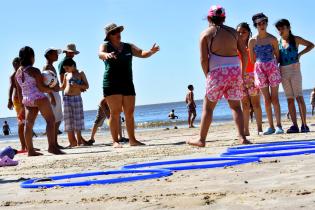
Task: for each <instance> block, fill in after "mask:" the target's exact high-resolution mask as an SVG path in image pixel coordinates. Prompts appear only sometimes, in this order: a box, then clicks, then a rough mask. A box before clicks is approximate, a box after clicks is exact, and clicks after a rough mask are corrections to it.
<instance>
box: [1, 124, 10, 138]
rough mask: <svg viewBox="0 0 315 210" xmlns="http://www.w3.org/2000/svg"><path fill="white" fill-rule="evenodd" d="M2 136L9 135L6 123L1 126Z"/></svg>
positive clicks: (8, 127)
mask: <svg viewBox="0 0 315 210" xmlns="http://www.w3.org/2000/svg"><path fill="white" fill-rule="evenodd" d="M2 132H3V135H5V136H8V135H10V133H11V130H10V126H9V124H8V122H7V121H4V123H3V126H2Z"/></svg>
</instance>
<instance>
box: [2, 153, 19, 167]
mask: <svg viewBox="0 0 315 210" xmlns="http://www.w3.org/2000/svg"><path fill="white" fill-rule="evenodd" d="M17 164H19V162H18V161H15V160H12V159H11V158H9V157H8V156H4V157H3V158H2V159H1V160H0V167H4V166H16V165H17Z"/></svg>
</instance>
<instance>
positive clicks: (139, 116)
mask: <svg viewBox="0 0 315 210" xmlns="http://www.w3.org/2000/svg"><path fill="white" fill-rule="evenodd" d="M311 91H312V90H311V89H309V90H304V91H303V95H304V99H305V103H306V107H307V112H308V114H310V112H311V105H310V94H311ZM279 100H280V106H281V112H282V114H283V116H284V115H285V114H286V113H287V112H288V106H287V101H286V97H285V95H284V93H283V92H280V93H279ZM202 102H203V100H196V105H197V118H196V124H198V123H200V119H201V113H202ZM261 104H262V111H263V116H264V117H266V113H265V108H264V105H263V98H262V97H261ZM296 106H297V104H296ZM95 108H97V104H95ZM172 109H174V110H175V114H176V115H177V116H178V120H177V121H176V125H179V126H181V125H186V124H187V107H186V104H185V102H184V101H180V102H172V103H163V104H151V105H142V106H136V110H135V122H136V126H137V129H155V128H162V127H167V126H170V125H174V122H171V121H170V120H169V119H168V114H169V112H170V111H171V110H172ZM297 110H298V108H297ZM96 111H97V110H89V111H85V112H84V118H85V127H86V131H85V132H90V130H91V128H92V126H93V123H94V120H95V116H96ZM122 116H123V115H122ZM298 116H299V115H298ZM5 120H6V121H8V123H9V125H10V129H11V132H12V135H11V136H9V137H5V136H3V135H2V133H1V134H0V140H5V139H11V138H12V139H13V138H16V136H17V121H16V118H15V117H8V118H0V123H2V124H3V122H4V121H5ZM229 120H232V114H231V110H230V108H229V106H228V103H227V101H226V100H225V99H222V100H220V101H219V102H218V104H217V106H216V108H215V110H214V116H213V121H214V123H216V122H217V123H218V122H224V121H229ZM63 127H64V126H63V124H61V126H60V130H61V131H63ZM45 129H46V123H45V121H44V119H43V118H42V117H41V116H40V115H39V116H38V117H37V119H36V122H35V126H34V131H35V132H36V133H38V134H41V133H44V132H45ZM102 129H103V130H108V125H107V124H106V123H104V125H103V127H102Z"/></svg>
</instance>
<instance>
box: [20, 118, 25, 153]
mask: <svg viewBox="0 0 315 210" xmlns="http://www.w3.org/2000/svg"><path fill="white" fill-rule="evenodd" d="M24 126H25V125H24V123H22V122H19V123H18V134H19V139H20V143H21V150H22V151H25V150H26V143H25V138H24Z"/></svg>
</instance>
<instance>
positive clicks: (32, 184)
mask: <svg viewBox="0 0 315 210" xmlns="http://www.w3.org/2000/svg"><path fill="white" fill-rule="evenodd" d="M136 173H137V174H139V173H150V174H148V175H137V176H131V177H122V178H113V179H100V180H87V181H78V182H65V183H40V182H47V181H49V182H53V181H58V180H65V179H73V178H82V177H95V176H101V175H113V174H136ZM170 175H172V172H171V171H170V170H166V169H149V170H114V171H97V172H88V173H78V174H66V175H59V176H50V177H47V178H40V179H30V180H27V181H24V182H22V183H21V187H22V188H51V187H56V186H60V187H74V186H89V185H93V184H114V183H121V182H131V181H138V180H146V179H156V178H160V177H165V176H170Z"/></svg>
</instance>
